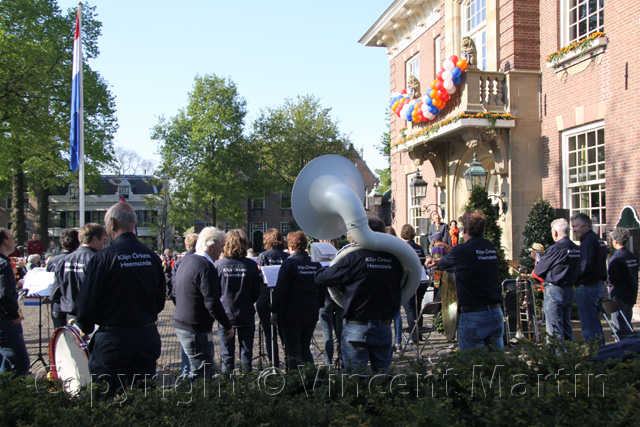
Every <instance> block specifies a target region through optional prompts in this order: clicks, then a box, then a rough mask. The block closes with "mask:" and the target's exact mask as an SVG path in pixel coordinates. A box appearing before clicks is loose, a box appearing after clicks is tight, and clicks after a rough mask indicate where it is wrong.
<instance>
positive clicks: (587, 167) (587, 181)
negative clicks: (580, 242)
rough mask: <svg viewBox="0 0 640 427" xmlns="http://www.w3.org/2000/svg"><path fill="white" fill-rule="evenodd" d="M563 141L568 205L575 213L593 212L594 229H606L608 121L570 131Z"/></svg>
mask: <svg viewBox="0 0 640 427" xmlns="http://www.w3.org/2000/svg"><path fill="white" fill-rule="evenodd" d="M563 145H564V150H565V156H564V162H565V167H564V168H563V169H564V170H565V171H566V173H565V191H566V195H567V201H568V203H567V205H568V208H569V210H570V212H571V214H572V215H573V214H574V213H576V212H583V213H585V214H587V215H589V216H590V217H591V219H592V221H593V225H594V231H596V230H601V231H604V229H605V227H606V224H607V212H606V206H607V204H606V197H605V180H604V178H605V152H604V123H602V122H601V123H598V124H596V125H589V126H584V127H582V128H579V129H577V130H572V131H570V132H566V133H565V134H564V135H563ZM596 227H598V228H596Z"/></svg>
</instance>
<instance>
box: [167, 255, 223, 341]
mask: <svg viewBox="0 0 640 427" xmlns="http://www.w3.org/2000/svg"><path fill="white" fill-rule="evenodd" d="M180 261H182V263H181V264H180V269H179V270H178V269H176V274H175V276H173V294H174V295H175V298H176V301H175V303H176V308H175V312H174V313H173V326H174V327H176V328H178V329H183V330H185V331H189V332H210V331H211V329H212V328H213V321H214V319H215V320H217V321H218V323H220V324H221V325H222V326H223V327H224V328H225V329H231V322H230V321H229V318H228V317H227V314H226V313H225V312H224V307H222V303H221V302H220V282H219V280H218V274H217V271H216V269H215V267H214V266H213V264H212V263H211V262H209V260H207V259H206V258H205V257H203V256H201V255H194V254H192V255H189V256H185V257H183V258H180Z"/></svg>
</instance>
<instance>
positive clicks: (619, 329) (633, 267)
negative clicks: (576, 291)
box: [609, 228, 638, 338]
mask: <svg viewBox="0 0 640 427" xmlns="http://www.w3.org/2000/svg"><path fill="white" fill-rule="evenodd" d="M610 236H611V240H612V245H613V247H614V248H615V250H616V251H615V252H614V253H613V255H612V256H611V258H610V259H609V283H610V284H611V288H610V292H611V299H613V300H615V301H616V302H617V303H618V305H619V306H620V311H619V312H616V313H612V314H611V323H612V326H613V329H614V330H615V332H616V333H617V334H618V336H619V337H620V338H622V337H623V336H625V335H629V334H631V333H633V331H632V330H631V329H629V326H628V325H627V322H625V320H624V319H622V316H623V315H624V318H625V319H627V320H628V321H629V323H631V318H632V317H633V306H634V305H635V303H636V298H637V296H638V258H637V257H636V256H635V254H633V252H631V251H629V250H628V249H627V248H626V247H625V245H626V244H627V241H628V240H629V230H627V229H626V228H616V229H614V230H613V231H612V232H611V233H610Z"/></svg>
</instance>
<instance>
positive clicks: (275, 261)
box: [256, 228, 289, 366]
mask: <svg viewBox="0 0 640 427" xmlns="http://www.w3.org/2000/svg"><path fill="white" fill-rule="evenodd" d="M262 243H263V245H264V248H265V251H264V252H262V253H261V254H260V255H258V266H260V267H264V266H267V265H281V264H282V262H283V261H284V260H285V259H287V258H288V257H289V254H288V253H286V252H285V251H284V249H285V247H286V246H285V245H286V243H285V241H284V237H283V236H282V233H281V232H280V230H278V229H277V228H270V229H268V230H267V231H266V232H265V233H264V237H263V239H262ZM272 292H273V288H268V287H266V286H263V287H262V291H261V292H260V298H258V301H257V302H256V310H257V311H258V317H259V318H260V324H261V325H262V332H263V333H264V342H265V343H267V354H268V355H269V360H270V361H271V362H273V365H274V366H280V354H279V353H280V352H279V351H278V334H277V333H276V329H277V326H274V325H272V324H271V298H273V295H272ZM272 348H273V350H275V351H274V352H273V354H271V351H272Z"/></svg>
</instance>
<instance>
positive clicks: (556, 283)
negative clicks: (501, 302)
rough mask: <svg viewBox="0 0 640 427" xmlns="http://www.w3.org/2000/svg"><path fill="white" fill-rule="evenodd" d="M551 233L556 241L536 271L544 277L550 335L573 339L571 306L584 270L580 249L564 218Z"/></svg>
mask: <svg viewBox="0 0 640 427" xmlns="http://www.w3.org/2000/svg"><path fill="white" fill-rule="evenodd" d="M551 236H552V237H553V241H554V242H556V243H555V244H554V245H551V246H550V247H549V249H547V251H546V252H545V253H544V255H543V256H542V258H540V262H538V263H537V264H536V267H535V270H534V273H535V274H536V275H537V276H539V277H541V278H542V279H544V288H545V294H544V316H545V319H546V327H547V335H548V336H555V337H557V338H559V339H561V340H566V341H573V340H574V338H573V329H572V328H571V308H572V307H573V301H574V290H573V287H574V285H575V284H576V279H577V277H578V274H579V273H580V249H579V248H578V245H576V244H575V243H573V242H572V241H571V239H569V221H567V220H566V219H564V218H559V219H556V220H555V221H553V222H552V223H551Z"/></svg>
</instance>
